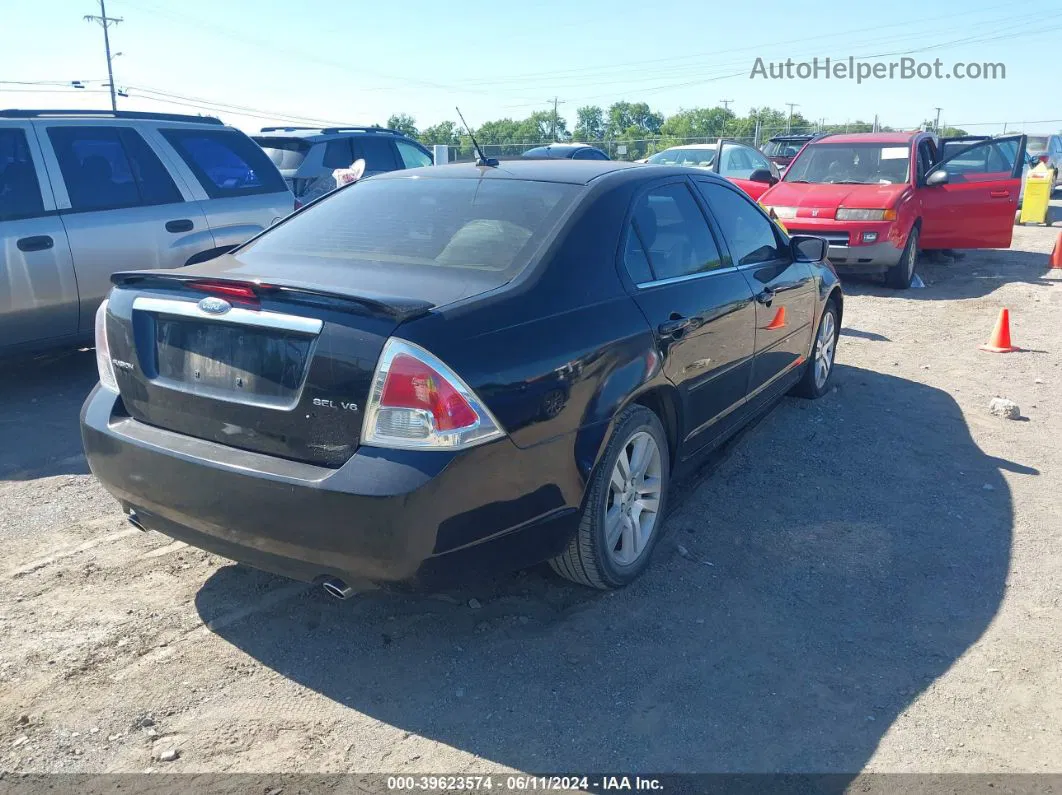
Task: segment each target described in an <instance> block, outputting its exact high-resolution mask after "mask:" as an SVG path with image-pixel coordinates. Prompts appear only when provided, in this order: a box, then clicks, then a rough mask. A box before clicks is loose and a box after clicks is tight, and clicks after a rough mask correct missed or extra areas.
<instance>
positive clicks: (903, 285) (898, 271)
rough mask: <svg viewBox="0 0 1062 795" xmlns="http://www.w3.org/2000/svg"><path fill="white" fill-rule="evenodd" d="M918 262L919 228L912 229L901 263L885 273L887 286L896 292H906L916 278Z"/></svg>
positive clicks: (901, 255)
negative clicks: (916, 264)
mask: <svg viewBox="0 0 1062 795" xmlns="http://www.w3.org/2000/svg"><path fill="white" fill-rule="evenodd" d="M917 260H918V227H917V226H914V227H911V231H910V232H909V233H908V235H907V243H906V244H905V245H904V247H903V252H902V253H901V254H900V261H899V262H897V263H896V264H895V265H893V266H892V267H891V268H889V270H888V271H886V273H885V284H886V285H888V286H889V287H892V288H893V289H894V290H906V289H907V288H908V287H910V286H911V279H913V278H914V273H915V262H916V261H917Z"/></svg>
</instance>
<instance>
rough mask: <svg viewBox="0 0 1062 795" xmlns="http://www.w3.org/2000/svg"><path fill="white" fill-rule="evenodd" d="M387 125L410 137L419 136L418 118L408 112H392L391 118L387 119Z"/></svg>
mask: <svg viewBox="0 0 1062 795" xmlns="http://www.w3.org/2000/svg"><path fill="white" fill-rule="evenodd" d="M387 126H388V127H389V128H391V129H392V130H398V131H399V132H400V133H402V134H403V135H407V136H409V137H410V138H417V137H418V136H419V133H418V132H417V120H416V119H414V118H413V117H412V116H410V115H409V114H408V113H392V114H391V118H389V119H388V120H387Z"/></svg>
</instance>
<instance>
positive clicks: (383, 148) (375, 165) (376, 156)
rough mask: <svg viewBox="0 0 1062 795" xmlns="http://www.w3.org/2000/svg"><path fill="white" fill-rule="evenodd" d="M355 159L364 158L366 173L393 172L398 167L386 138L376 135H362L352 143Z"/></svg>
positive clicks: (393, 151)
mask: <svg viewBox="0 0 1062 795" xmlns="http://www.w3.org/2000/svg"><path fill="white" fill-rule="evenodd" d="M354 153H355V155H356V158H355V159H357V158H359V157H363V158H365V170H366V171H395V170H397V169H398V168H400V166H399V165H398V162H397V161H396V160H395V150H394V149H392V148H391V141H390V139H388V138H381V137H379V136H377V135H376V134H372V135H362V136H360V137H358V138H357V139H356V140H355V141H354ZM348 165H349V164H348Z"/></svg>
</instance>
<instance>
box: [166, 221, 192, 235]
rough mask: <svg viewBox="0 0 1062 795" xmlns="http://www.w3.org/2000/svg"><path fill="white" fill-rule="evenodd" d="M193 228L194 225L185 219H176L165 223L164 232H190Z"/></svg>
mask: <svg viewBox="0 0 1062 795" xmlns="http://www.w3.org/2000/svg"><path fill="white" fill-rule="evenodd" d="M194 228H195V224H193V223H192V222H191V221H190V220H188V219H187V218H180V219H178V220H176V221H167V222H166V231H167V232H191V231H192V229H194Z"/></svg>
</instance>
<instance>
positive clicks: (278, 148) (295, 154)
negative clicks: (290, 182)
mask: <svg viewBox="0 0 1062 795" xmlns="http://www.w3.org/2000/svg"><path fill="white" fill-rule="evenodd" d="M254 142H255V143H256V144H258V145H259V146H260V147H262V151H264V152H265V153H266V155H267V156H268V157H269V159H270V160H272V161H273V165H274V166H276V167H277V168H279V169H281V170H282V171H286V170H289V169H290V170H295V169H297V168H298V167H299V166H301V165H302V161H303V160H305V159H306V155H307V154H309V152H310V147H311V145H310V142H309V141H304V140H302V139H301V138H267V137H257V138H255V139H254Z"/></svg>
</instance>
